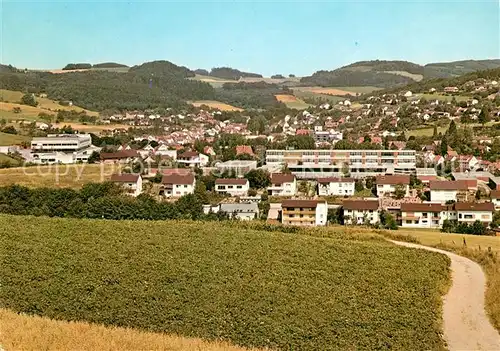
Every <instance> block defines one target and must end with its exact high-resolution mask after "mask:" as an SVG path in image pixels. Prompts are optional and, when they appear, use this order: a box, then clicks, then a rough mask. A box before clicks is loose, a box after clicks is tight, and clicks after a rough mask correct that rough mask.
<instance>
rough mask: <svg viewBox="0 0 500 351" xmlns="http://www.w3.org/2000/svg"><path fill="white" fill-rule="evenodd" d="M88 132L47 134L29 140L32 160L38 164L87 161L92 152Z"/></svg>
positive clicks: (93, 149)
mask: <svg viewBox="0 0 500 351" xmlns="http://www.w3.org/2000/svg"><path fill="white" fill-rule="evenodd" d="M100 150H101V149H100V148H98V147H96V146H93V145H92V138H91V137H90V134H49V135H47V136H46V137H35V138H33V140H32V141H31V152H32V161H33V162H34V163H38V164H52V163H65V164H68V163H76V162H87V160H88V158H89V157H90V155H91V154H92V152H94V151H97V152H99V151H100Z"/></svg>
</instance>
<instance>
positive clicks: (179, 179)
mask: <svg viewBox="0 0 500 351" xmlns="http://www.w3.org/2000/svg"><path fill="white" fill-rule="evenodd" d="M161 184H162V186H161V190H160V195H164V196H165V197H181V196H184V195H187V194H192V193H194V187H195V185H196V179H195V178H194V175H193V174H168V175H164V176H163V178H162V180H161Z"/></svg>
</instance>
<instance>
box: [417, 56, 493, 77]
mask: <svg viewBox="0 0 500 351" xmlns="http://www.w3.org/2000/svg"><path fill="white" fill-rule="evenodd" d="M498 67H500V60H466V61H455V62H440V63H430V64H428V65H425V67H424V78H450V77H456V76H461V75H464V74H467V73H471V72H475V71H483V70H488V69H493V68H498Z"/></svg>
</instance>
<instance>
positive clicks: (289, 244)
mask: <svg viewBox="0 0 500 351" xmlns="http://www.w3.org/2000/svg"><path fill="white" fill-rule="evenodd" d="M264 227H265V226H261V229H259V227H258V226H255V227H252V226H251V225H247V226H239V224H233V223H230V222H229V223H218V222H189V221H162V222H154V221H151V222H149V221H111V220H108V221H107V220H77V219H64V218H44V217H30V216H9V215H0V257H1V264H0V278H1V281H2V289H1V290H0V307H1V308H4V309H8V310H10V311H14V312H18V313H19V312H23V313H27V314H35V315H40V316H43V317H47V318H51V319H57V320H67V321H79V322H86V323H96V324H102V325H106V326H126V327H128V328H136V329H139V330H147V331H149V332H164V333H168V334H175V335H179V336H189V337H196V338H201V339H203V340H223V341H226V342H229V343H231V344H233V345H239V346H245V347H269V348H272V349H292V348H293V349H300V350H337V349H366V350H368V349H369V350H373V349H389V348H391V349H406V350H422V349H433V350H436V349H444V343H443V341H442V339H441V313H440V311H441V295H442V294H443V293H444V292H445V289H446V286H447V285H448V280H449V269H448V265H449V260H448V259H447V258H446V257H445V256H443V255H440V254H435V253H431V252H427V251H424V250H411V249H406V248H402V247H397V246H395V245H393V244H391V243H388V242H386V241H385V240H382V239H381V238H380V237H376V235H372V236H365V235H363V236H360V235H355V233H354V232H352V233H351V232H350V231H349V230H339V232H338V233H326V231H325V232H324V234H325V235H326V236H329V237H327V238H323V237H321V233H322V232H321V231H314V230H313V231H312V233H313V234H314V235H315V236H309V235H305V234H304V233H305V232H304V233H303V232H297V233H295V234H285V233H282V232H279V231H264V230H262V229H264ZM62 248H63V249H62ZM256 258H258V259H256ZM23 262H36V264H29V265H26V264H22V263H23Z"/></svg>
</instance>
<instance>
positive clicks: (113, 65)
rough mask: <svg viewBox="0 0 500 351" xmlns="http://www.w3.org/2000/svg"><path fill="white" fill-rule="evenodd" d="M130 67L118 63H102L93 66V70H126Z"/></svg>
mask: <svg viewBox="0 0 500 351" xmlns="http://www.w3.org/2000/svg"><path fill="white" fill-rule="evenodd" d="M125 67H128V66H127V65H124V64H122V63H116V62H102V63H96V64H95V65H92V68H125Z"/></svg>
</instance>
